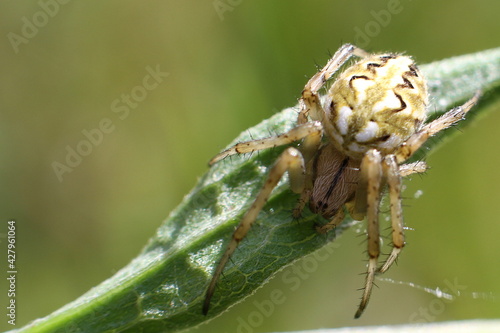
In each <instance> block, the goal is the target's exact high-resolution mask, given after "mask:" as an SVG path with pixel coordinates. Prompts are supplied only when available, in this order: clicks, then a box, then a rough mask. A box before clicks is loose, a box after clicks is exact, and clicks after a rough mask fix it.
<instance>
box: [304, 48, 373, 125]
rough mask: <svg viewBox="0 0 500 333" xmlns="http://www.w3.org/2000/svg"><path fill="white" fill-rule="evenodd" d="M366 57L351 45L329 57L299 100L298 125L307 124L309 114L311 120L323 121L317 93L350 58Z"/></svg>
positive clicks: (364, 53) (360, 50)
mask: <svg viewBox="0 0 500 333" xmlns="http://www.w3.org/2000/svg"><path fill="white" fill-rule="evenodd" d="M353 55H355V56H358V57H367V56H368V55H369V54H368V52H366V51H364V50H362V49H360V48H358V47H356V46H354V45H352V44H344V45H342V46H341V47H340V48H339V49H338V50H337V52H335V54H334V55H333V57H331V59H330V60H329V61H328V63H327V64H326V65H325V67H323V69H321V70H320V71H319V72H317V73H316V74H315V75H314V76H313V77H312V78H311V79H310V80H309V81H308V82H307V84H306V85H305V87H304V90H303V91H302V98H301V100H300V112H299V116H298V118H297V123H298V124H303V123H306V122H307V116H308V115H309V114H311V117H312V119H314V120H322V119H323V108H322V107H321V103H320V100H319V96H318V94H317V93H318V91H319V90H320V89H321V88H322V87H323V86H324V84H325V83H326V81H328V80H329V79H330V78H331V77H332V75H333V74H335V72H336V71H337V70H338V69H339V68H340V67H341V66H342V65H343V64H344V63H345V62H346V61H347V60H349V58H350V57H351V56H353Z"/></svg>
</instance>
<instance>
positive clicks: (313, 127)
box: [208, 121, 323, 165]
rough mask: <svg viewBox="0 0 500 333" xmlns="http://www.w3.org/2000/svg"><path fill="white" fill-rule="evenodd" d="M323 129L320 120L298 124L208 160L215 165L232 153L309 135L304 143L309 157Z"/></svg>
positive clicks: (274, 144) (292, 140) (280, 144)
mask: <svg viewBox="0 0 500 333" xmlns="http://www.w3.org/2000/svg"><path fill="white" fill-rule="evenodd" d="M322 129H323V126H322V125H321V123H320V122H319V121H311V122H308V123H305V124H301V125H298V126H297V127H294V128H292V129H291V130H289V131H288V132H286V133H283V134H280V135H275V136H271V137H268V138H263V139H257V140H252V141H246V142H240V143H238V144H236V145H234V146H232V147H231V148H229V149H226V150H224V151H223V152H221V153H219V154H217V155H216V156H215V157H213V158H212V159H211V160H210V162H208V164H209V165H213V164H214V163H216V162H218V161H220V160H222V159H224V158H226V157H227V156H230V155H235V154H244V153H252V152H254V151H257V150H263V149H266V148H272V147H277V146H283V145H286V144H289V143H292V142H294V141H298V140H300V139H303V138H307V137H310V138H308V139H306V140H305V141H304V144H305V146H306V155H307V156H308V157H309V156H310V155H311V152H310V151H311V150H314V145H315V141H321V135H322V133H323V131H322ZM318 137H319V139H318Z"/></svg>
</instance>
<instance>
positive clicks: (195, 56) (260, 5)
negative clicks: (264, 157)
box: [0, 0, 500, 332]
mask: <svg viewBox="0 0 500 333" xmlns="http://www.w3.org/2000/svg"><path fill="white" fill-rule="evenodd" d="M61 2H62V1H61ZM54 4H58V5H57V6H56V5H54ZM41 12H42V14H40V13H41ZM43 12H48V13H49V14H51V15H48V14H43ZM391 12H392V13H391ZM499 12H500V2H498V0H479V1H475V2H474V3H473V2H471V1H467V0H456V1H440V2H437V1H431V0H419V1H411V0H401V1H396V0H385V1H378V0H369V1H368V0H358V1H309V2H305V1H297V0H288V1H242V0H239V1H236V0H232V1H230V0H221V1H218V0H216V1H175V2H174V1H148V2H145V3H139V2H136V1H105V2H94V1H87V2H83V1H68V3H66V4H59V2H55V0H42V1H40V2H37V1H12V0H9V1H2V2H1V3H0V17H1V22H2V24H1V36H3V38H2V41H1V44H0V54H1V63H0V69H1V70H0V74H1V79H0V87H1V88H0V152H1V155H0V156H1V167H0V184H1V190H0V194H1V200H0V214H1V215H0V221H1V224H0V233H2V234H3V235H4V236H5V233H6V230H7V226H6V222H7V221H8V220H9V219H15V220H16V221H17V227H18V230H17V245H18V247H17V266H18V272H19V273H18V281H17V298H16V300H17V304H18V309H17V310H18V311H17V315H18V316H17V323H18V325H17V327H20V326H21V325H23V324H25V323H27V322H29V321H30V320H33V319H35V318H37V317H42V316H45V315H48V314H49V313H51V312H52V311H54V310H56V309H58V308H59V307H61V306H62V305H64V304H66V303H68V302H69V301H72V300H74V299H75V298H77V297H78V296H80V295H81V294H83V293H84V292H86V291H87V290H88V289H90V288H91V287H92V286H95V285H97V284H98V283H99V282H101V281H103V280H104V279H106V278H108V277H109V276H111V275H112V274H113V273H114V272H116V271H117V270H118V269H120V268H121V267H123V266H124V265H126V264H127V263H128V262H129V261H130V260H131V259H132V258H133V257H134V256H135V255H136V254H137V253H139V251H140V250H141V249H142V247H143V246H144V244H145V243H146V241H147V240H148V238H149V237H150V236H151V235H153V233H154V231H155V229H156V228H157V227H158V226H159V225H160V223H161V221H162V220H163V219H164V218H165V217H166V216H167V214H168V213H169V212H170V211H171V210H172V209H173V208H174V207H175V206H176V205H177V204H178V203H179V202H180V200H181V199H182V197H183V196H184V195H185V194H186V193H187V192H188V191H189V190H190V189H191V188H192V187H193V186H194V184H195V182H196V180H197V178H198V177H200V176H201V175H202V174H203V172H205V170H207V161H208V160H209V158H210V157H212V156H213V155H214V154H216V153H217V152H218V151H219V150H220V149H222V148H223V147H224V146H225V145H226V144H228V143H229V142H230V141H231V140H232V139H233V138H234V137H235V136H236V135H237V134H238V133H240V132H241V131H243V130H245V129H246V128H248V127H250V126H253V125H255V124H256V123H258V122H259V121H261V120H262V119H265V118H267V117H269V116H270V115H271V114H273V113H275V112H276V111H277V110H281V109H283V108H285V107H288V106H292V105H294V104H295V103H296V101H297V98H298V97H299V95H300V92H301V90H302V88H303V86H304V84H305V82H306V81H307V78H308V77H310V76H311V75H313V74H314V73H315V70H316V67H315V64H316V63H317V64H319V65H323V64H324V63H325V62H326V60H327V59H328V54H329V52H331V53H333V52H334V51H335V50H336V49H337V48H338V47H339V46H340V45H341V44H342V43H344V42H357V43H358V44H361V46H363V47H365V48H366V49H368V50H373V51H385V50H390V51H406V52H407V53H408V54H411V55H413V56H414V57H415V59H416V60H417V61H418V62H419V63H427V62H430V61H433V60H438V59H442V58H447V57H451V56H454V55H460V54H466V53H472V52H477V51H481V50H485V49H489V48H493V47H497V46H499V37H498V32H499V28H500V23H499V20H498V13H499ZM387 13H390V14H389V15H386V14H387ZM44 18H45V19H46V20H45V19H44ZM377 19H378V20H377ZM33 23H36V24H37V25H38V27H37V26H36V25H33V26H32V27H30V26H29V25H30V24H33ZM33 27H34V28H33ZM359 31H362V33H364V34H366V36H364V37H361V35H360V32H359ZM148 68H149V70H155V69H157V68H158V69H159V70H160V71H161V72H168V76H167V75H166V74H165V75H164V76H162V77H160V78H159V80H158V81H159V83H158V84H157V85H155V87H154V88H153V83H154V81H151V80H150V81H147V82H146V83H144V82H143V80H144V78H145V77H146V76H147V75H148ZM145 84H146V87H147V88H148V89H149V88H151V89H150V90H147V89H146V90H145V89H144V88H141V87H144V85H145ZM144 92H145V94H144ZM131 93H133V94H135V96H136V98H137V99H136V102H137V103H136V104H132V102H131V104H130V107H128V106H126V105H127V104H126V101H125V100H122V98H124V97H123V96H124V95H130V94H131ZM141 94H142V95H141ZM113 103H114V104H113ZM113 105H114V106H113ZM119 107H121V109H119ZM125 109H128V110H129V111H130V112H129V113H128V114H125V112H126V111H125ZM491 109H492V110H491V112H489V113H488V114H487V115H486V116H485V117H481V118H480V119H476V122H475V123H474V124H473V126H470V127H467V128H466V130H464V131H463V132H462V133H459V135H456V136H455V137H454V140H452V141H450V142H448V143H446V144H445V145H444V146H443V147H442V148H441V149H439V150H438V152H437V153H435V154H433V155H431V156H430V157H429V158H428V159H427V161H428V163H429V164H430V166H431V167H432V169H431V170H430V171H429V172H428V174H427V175H425V176H423V177H413V178H412V180H411V181H407V182H406V185H407V189H406V191H405V193H404V195H405V196H406V197H408V199H407V200H406V201H405V204H406V207H405V219H406V223H407V225H408V226H409V227H410V228H412V230H409V231H408V232H407V240H408V246H407V248H406V249H405V251H404V253H403V254H402V256H401V259H400V260H399V265H398V266H397V267H393V268H392V269H391V270H390V271H389V272H388V273H387V274H385V277H387V278H391V279H394V280H397V281H408V282H412V283H415V284H418V285H422V286H425V287H430V288H435V287H440V288H441V289H446V288H448V287H447V282H446V281H449V282H453V281H456V282H458V284H460V285H461V286H462V289H461V291H462V292H461V295H460V296H459V297H457V298H456V299H455V300H454V301H453V302H446V303H445V302H443V301H440V300H437V299H436V297H435V296H433V295H430V294H428V293H425V292H423V291H421V290H418V289H416V288H412V287H409V286H403V285H397V284H391V283H388V282H384V281H379V282H378V283H377V284H378V286H379V287H380V288H378V289H376V290H375V291H374V295H373V298H372V300H371V302H370V305H369V307H368V309H367V311H366V313H365V314H364V316H363V317H362V318H361V319H359V320H354V319H352V318H353V314H354V311H355V309H356V306H357V303H358V299H359V297H360V295H361V294H360V292H359V291H358V290H357V289H358V288H360V287H361V286H362V283H363V276H362V275H359V274H360V273H362V272H363V271H364V261H363V260H364V258H365V255H364V254H363V251H364V249H365V247H364V243H363V238H362V237H359V230H358V232H357V231H356V230H354V229H353V230H350V231H349V232H347V233H346V234H345V235H344V236H342V237H341V238H340V239H339V240H338V244H339V247H338V249H337V250H336V251H335V252H334V253H333V254H332V255H331V256H330V257H329V258H328V260H327V261H325V262H323V263H322V265H320V267H319V268H318V269H317V270H316V271H315V272H313V273H311V274H310V275H309V276H308V277H307V278H306V279H305V280H303V281H302V282H301V285H300V288H299V289H298V290H290V288H289V285H286V284H283V280H282V276H281V275H280V274H278V277H277V278H274V279H273V280H272V281H271V283H269V284H268V285H266V286H265V287H264V288H261V289H260V290H259V291H258V292H257V293H256V294H255V295H254V296H252V297H251V298H250V299H248V300H247V301H245V302H244V303H241V304H239V305H237V306H235V307H233V308H232V309H231V310H230V311H229V312H227V313H225V314H224V315H223V316H221V317H219V318H217V319H215V320H213V321H212V322H210V323H209V324H208V325H202V326H201V327H199V328H197V329H193V330H192V332H214V331H217V332H235V331H238V330H239V332H245V328H243V327H242V324H241V322H242V321H248V317H249V316H251V314H252V313H253V312H255V311H256V307H255V305H254V304H253V302H254V301H262V300H266V299H268V298H269V294H270V292H271V291H273V290H275V289H280V290H282V291H283V292H284V295H285V297H286V302H285V303H283V304H280V305H277V306H276V308H275V309H274V311H273V313H272V315H270V316H269V317H265V318H264V320H263V322H262V323H261V324H259V325H257V327H252V331H253V332H266V331H278V330H280V331H281V330H300V329H313V328H320V327H342V326H350V325H377V324H392V323H408V322H410V321H412V320H425V321H442V320H453V319H469V318H493V317H500V287H499V285H498V278H499V276H500V265H499V259H498V253H500V242H499V241H498V239H499V236H500V223H499V219H500V204H499V193H498V188H499V187H500V174H499V172H498V165H499V163H500V156H499V154H498V146H499V145H500V134H499V131H498V124H499V123H500V105H498V104H497V105H494V106H492V107H491ZM115 111H119V112H115ZM120 117H121V118H123V119H121V118H120ZM103 119H109V120H110V121H111V124H112V126H113V127H112V130H110V131H109V132H110V133H105V134H103V137H102V139H96V140H97V144H95V145H92V146H91V147H86V148H87V149H88V153H89V154H88V155H87V156H84V157H83V158H82V160H81V161H80V162H79V163H76V162H75V164H78V165H76V166H75V167H74V168H72V171H71V172H64V173H63V174H62V175H60V177H59V178H58V176H57V175H56V172H55V171H54V167H53V163H54V162H59V163H64V164H65V159H66V157H67V154H68V150H67V149H68V146H69V147H70V148H69V149H77V147H78V146H79V145H82V143H81V142H82V141H84V140H86V138H85V135H84V131H85V130H86V131H92V130H93V129H95V128H98V127H99V124H100V122H101V121H102V120H103ZM80 148H82V149H85V147H83V146H81V147H80ZM416 191H422V192H423V195H422V196H421V197H420V198H419V199H418V200H416V199H414V194H415V193H416ZM0 240H1V241H2V243H1V244H0V245H1V248H2V252H3V253H2V254H1V256H0V258H2V259H1V260H2V264H1V266H0V267H5V266H4V263H5V259H4V258H5V257H6V256H5V255H4V253H5V251H6V250H5V239H0ZM297 265H299V266H300V265H301V262H298V263H297ZM6 290H7V285H6V284H5V279H1V283H0V299H1V300H2V301H1V304H2V308H3V307H4V306H6V304H7V303H6V302H7V295H6ZM448 292H451V293H452V294H453V292H452V291H451V290H450V289H449V288H448ZM474 292H481V293H485V294H481V295H480V297H479V298H475V297H474ZM490 293H491V294H492V295H494V299H490V297H487V296H486V295H489V294H490ZM422 311H423V312H422ZM424 313H428V315H425V314H424ZM292 314H295V315H292ZM297 314H300V315H297ZM0 318H2V319H1V320H0V329H2V330H5V329H8V328H12V327H10V326H9V325H7V323H6V318H5V315H2V317H0ZM190 332H191V331H190Z"/></svg>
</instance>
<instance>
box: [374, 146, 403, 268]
mask: <svg viewBox="0 0 500 333" xmlns="http://www.w3.org/2000/svg"><path fill="white" fill-rule="evenodd" d="M382 168H383V172H384V178H385V179H386V181H387V185H388V187H389V198H390V207H391V223H392V246H393V247H392V251H391V254H390V255H389V257H388V258H387V259H386V261H385V262H384V264H383V265H382V267H381V268H380V269H379V272H380V273H383V272H385V271H387V270H388V269H389V267H391V265H392V264H393V263H394V261H395V260H396V259H397V257H398V255H399V253H400V252H401V250H402V249H403V247H404V245H405V236H404V231H403V229H404V225H403V208H402V207H401V175H400V173H399V167H398V165H397V163H396V158H395V157H394V155H388V156H386V157H385V158H384V162H383V163H382Z"/></svg>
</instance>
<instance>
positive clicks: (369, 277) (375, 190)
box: [353, 149, 383, 318]
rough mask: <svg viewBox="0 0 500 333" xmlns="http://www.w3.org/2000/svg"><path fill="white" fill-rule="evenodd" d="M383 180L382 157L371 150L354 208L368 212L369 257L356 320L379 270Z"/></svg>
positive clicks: (367, 155)
mask: <svg viewBox="0 0 500 333" xmlns="http://www.w3.org/2000/svg"><path fill="white" fill-rule="evenodd" d="M382 180H383V179H382V156H381V154H380V153H379V152H378V151H377V150H375V149H372V150H369V151H368V152H367V153H366V155H365V156H364V157H363V160H362V161H361V168H360V175H359V182H358V188H357V191H356V195H355V199H354V200H355V202H354V208H353V209H354V213H355V214H354V215H361V214H363V212H366V217H367V222H368V225H367V233H368V256H369V259H368V269H367V272H366V282H365V288H364V292H363V296H362V298H361V303H360V304H359V307H358V311H356V314H355V315H354V318H359V317H360V316H361V314H362V313H363V311H364V309H365V307H366V305H367V304H368V301H369V299H370V295H371V292H372V288H373V280H374V278H375V273H376V270H377V261H378V257H379V254H380V240H379V234H380V230H379V221H378V213H379V204H380V189H381V184H382Z"/></svg>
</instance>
